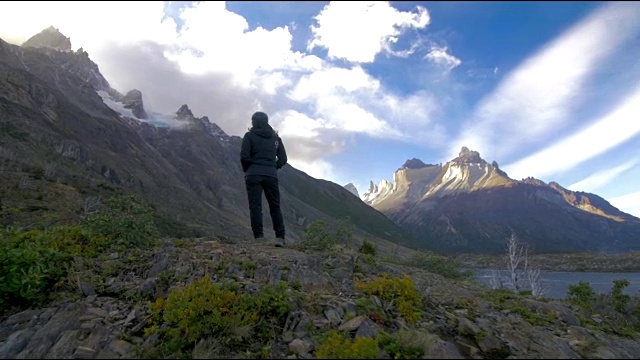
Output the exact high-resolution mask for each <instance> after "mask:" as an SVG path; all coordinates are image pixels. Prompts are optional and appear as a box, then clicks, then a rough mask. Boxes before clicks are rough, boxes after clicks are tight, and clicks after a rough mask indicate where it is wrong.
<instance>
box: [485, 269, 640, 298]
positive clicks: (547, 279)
mask: <svg viewBox="0 0 640 360" xmlns="http://www.w3.org/2000/svg"><path fill="white" fill-rule="evenodd" d="M473 271H474V273H475V279H476V280H478V282H479V283H480V284H483V285H487V286H490V284H491V280H492V278H493V277H494V273H495V272H497V274H498V275H499V276H500V277H502V278H504V279H508V278H509V272H508V271H507V270H497V271H496V270H491V269H475V270H473ZM540 278H541V283H542V287H543V289H544V290H545V291H544V295H545V296H546V297H549V298H554V299H563V298H566V297H567V291H568V289H569V285H577V284H578V283H579V282H580V281H586V282H588V283H589V285H591V287H592V288H593V290H594V291H595V292H596V293H610V292H611V288H612V287H613V281H614V280H618V279H626V280H628V281H629V286H627V287H626V288H625V289H624V291H623V292H624V293H625V294H628V295H633V296H640V273H606V272H560V271H541V272H540ZM527 286H528V285H527ZM529 289H530V288H528V287H526V288H525V290H529Z"/></svg>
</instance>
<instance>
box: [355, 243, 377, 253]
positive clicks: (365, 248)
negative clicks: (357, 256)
mask: <svg viewBox="0 0 640 360" xmlns="http://www.w3.org/2000/svg"><path fill="white" fill-rule="evenodd" d="M358 251H359V252H360V253H361V254H365V255H371V256H375V255H376V254H377V253H378V249H377V248H376V246H375V245H373V244H372V243H370V242H368V241H367V240H365V241H363V242H362V246H360V249H358Z"/></svg>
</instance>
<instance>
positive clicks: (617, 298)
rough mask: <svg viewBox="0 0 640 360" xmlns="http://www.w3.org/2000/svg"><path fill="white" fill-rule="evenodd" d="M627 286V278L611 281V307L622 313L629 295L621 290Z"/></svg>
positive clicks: (627, 302) (629, 297)
mask: <svg viewBox="0 0 640 360" xmlns="http://www.w3.org/2000/svg"><path fill="white" fill-rule="evenodd" d="M627 286H629V280H627V279H617V280H614V281H613V287H612V288H611V301H612V303H613V308H614V309H615V310H616V311H617V312H620V313H624V312H625V310H626V308H627V304H629V301H630V300H631V296H629V295H627V294H624V293H623V292H622V291H623V290H624V289H625V288H626V287H627Z"/></svg>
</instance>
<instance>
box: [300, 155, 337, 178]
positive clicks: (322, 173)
mask: <svg viewBox="0 0 640 360" xmlns="http://www.w3.org/2000/svg"><path fill="white" fill-rule="evenodd" d="M290 164H291V166H293V167H295V168H296V169H298V170H301V171H304V172H305V173H306V174H307V175H309V176H311V177H314V178H316V179H333V178H335V176H334V169H333V165H331V164H330V163H328V162H327V161H325V160H322V159H318V160H313V161H304V160H299V159H294V160H292V161H290Z"/></svg>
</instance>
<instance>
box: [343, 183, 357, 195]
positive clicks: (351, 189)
mask: <svg viewBox="0 0 640 360" xmlns="http://www.w3.org/2000/svg"><path fill="white" fill-rule="evenodd" d="M344 188H345V189H347V190H349V192H351V193H352V194H353V195H355V196H357V197H358V198H360V194H358V189H357V188H356V186H355V185H353V183H348V184H346V185H345V186H344Z"/></svg>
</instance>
